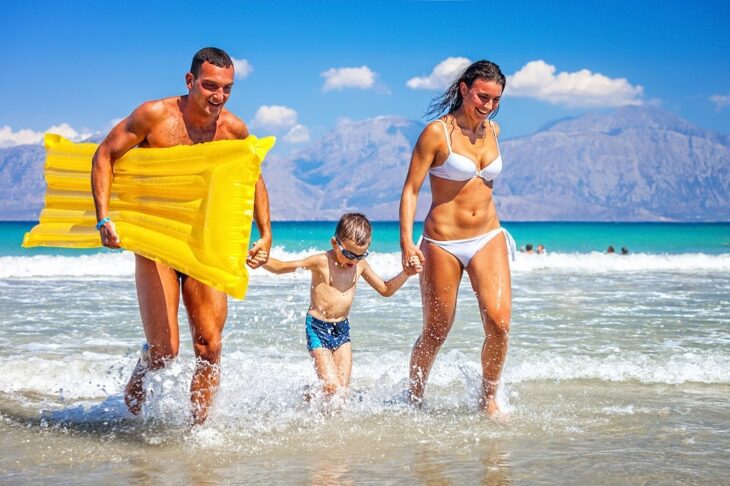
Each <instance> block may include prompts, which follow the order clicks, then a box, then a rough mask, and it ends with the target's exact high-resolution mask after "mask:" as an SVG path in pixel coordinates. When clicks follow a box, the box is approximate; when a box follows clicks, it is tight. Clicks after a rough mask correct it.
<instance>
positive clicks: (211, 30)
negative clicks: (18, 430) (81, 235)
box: [0, 0, 730, 150]
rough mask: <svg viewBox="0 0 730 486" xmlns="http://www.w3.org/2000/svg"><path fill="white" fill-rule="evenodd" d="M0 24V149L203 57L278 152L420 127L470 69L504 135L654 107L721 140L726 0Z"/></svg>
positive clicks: (79, 6) (57, 11)
mask: <svg viewBox="0 0 730 486" xmlns="http://www.w3.org/2000/svg"><path fill="white" fill-rule="evenodd" d="M2 10H3V13H2V15H0V32H2V35H1V37H0V55H1V57H2V59H4V60H5V63H4V69H3V70H2V75H0V147H8V146H13V145H18V144H23V143H38V142H39V141H40V140H41V137H42V134H43V133H44V132H45V131H48V130H51V131H54V132H56V133H61V134H63V135H66V136H68V137H70V138H73V139H77V140H78V139H81V138H83V137H85V136H87V135H89V134H98V133H105V132H107V131H108V130H109V129H110V128H111V127H112V126H113V125H114V124H115V123H117V122H118V121H119V120H120V119H122V118H123V117H125V116H127V115H128V114H129V113H130V112H131V111H132V110H133V109H134V108H135V107H136V106H138V105H139V104H141V103H142V102H143V101H146V100H150V99H157V98H163V97H166V96H173V95H179V94H185V93H186V87H185V83H184V77H185V73H186V72H187V71H188V70H189V68H190V61H191V59H192V56H193V54H194V53H195V52H196V51H197V50H198V49H199V48H201V47H206V46H215V47H220V48H222V49H224V50H226V51H227V52H228V53H229V54H230V55H231V56H232V57H233V58H234V60H235V66H236V82H235V86H234V88H233V93H232V95H231V98H230V99H229V101H228V105H227V107H228V109H229V110H231V111H232V112H233V113H234V114H236V115H237V116H239V117H240V118H242V119H243V120H244V121H245V122H246V123H247V124H248V125H249V127H250V131H251V132H252V133H254V134H256V135H259V136H263V135H269V134H274V135H277V136H278V139H279V144H280V146H281V148H282V149H283V150H292V149H294V148H297V147H301V146H303V145H304V144H307V143H310V142H312V141H315V140H317V139H318V138H319V137H321V136H322V135H323V134H324V133H326V132H327V131H328V130H331V129H333V128H335V127H336V126H337V125H338V124H340V123H343V122H347V121H348V120H362V119H367V118H373V117H377V116H398V117H403V118H407V119H411V120H420V121H425V120H426V119H425V118H424V117H423V115H424V113H425V111H426V108H427V107H428V104H429V102H430V101H431V100H432V99H433V98H434V97H436V96H438V95H440V94H441V93H443V91H444V90H445V89H446V87H447V86H448V84H449V83H450V82H451V81H452V80H453V78H454V77H455V76H456V75H457V74H458V72H459V70H463V69H464V68H465V67H466V66H467V65H468V64H469V63H470V62H473V61H476V60H479V59H488V60H491V61H493V62H495V63H497V64H498V65H499V66H500V67H501V69H502V71H503V72H504V74H505V75H507V90H506V91H505V93H504V96H503V99H502V101H501V107H500V113H499V115H498V117H497V121H498V122H499V123H500V126H501V134H502V135H501V137H502V138H503V139H509V138H514V137H520V136H525V135H529V134H531V133H534V132H536V131H538V130H540V129H541V127H543V126H545V125H546V124H548V123H550V122H552V121H554V120H556V119H560V118H565V117H571V116H577V115H580V114H582V113H585V112H589V111H599V112H608V111H610V110H613V109H615V108H617V107H620V106H625V105H651V106H656V107H659V108H661V109H664V110H667V111H670V112H673V113H675V114H677V115H679V116H681V117H683V118H686V119H688V120H689V121H690V122H692V123H694V124H696V125H698V126H700V127H703V128H706V129H710V130H715V131H718V132H721V133H725V134H727V133H730V28H729V27H728V25H730V2H727V1H724V0H722V1H702V0H698V1H693V2H687V1H686V0H685V1H681V2H678V1H674V0H665V1H652V0H647V1H639V2H636V1H632V2H628V1H627V2H623V1H601V2H585V1H561V0H553V1H551V2H538V1H534V2H526V1H510V2H508V1H504V0H500V1H498V2H491V1H490V2H481V1H407V2H399V1H363V2H348V1H337V2H335V1H297V2H293V1H291V2H290V1H242V0H238V1H231V2H227V1H214V2H189V1H177V2H172V1H168V2H164V1H157V0H146V1H125V0H117V1H108V2H107V1H93V2H92V1H68V2H58V1H48V0H34V1H32V2H29V1H25V0H7V1H5V2H3V7H2Z"/></svg>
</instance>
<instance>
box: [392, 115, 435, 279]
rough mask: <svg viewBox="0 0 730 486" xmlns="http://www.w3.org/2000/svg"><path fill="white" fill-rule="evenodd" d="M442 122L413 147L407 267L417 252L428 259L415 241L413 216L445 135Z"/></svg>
mask: <svg viewBox="0 0 730 486" xmlns="http://www.w3.org/2000/svg"><path fill="white" fill-rule="evenodd" d="M438 125H439V123H431V124H430V125H428V126H427V127H426V128H425V129H424V130H423V132H422V133H421V136H420V137H418V141H417V142H416V146H415V148H414V149H413V155H411V163H410V165H409V166H408V174H407V175H406V180H405V182H404V184H403V191H402V192H401V197H400V246H401V253H402V257H401V264H402V265H403V269H406V268H408V267H409V266H410V265H411V257H413V256H417V257H418V259H419V260H420V262H421V263H423V261H424V260H425V258H424V256H423V253H421V250H420V249H419V248H418V247H417V246H416V245H415V244H414V243H413V219H414V218H415V216H416V203H417V202H418V193H419V192H420V191H421V186H422V185H423V181H424V180H425V179H426V174H428V169H430V168H431V164H433V161H434V159H435V158H436V154H437V153H438V149H439V142H440V141H441V139H443V133H442V130H440V128H439V127H438Z"/></svg>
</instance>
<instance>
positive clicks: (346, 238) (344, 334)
mask: <svg viewBox="0 0 730 486" xmlns="http://www.w3.org/2000/svg"><path fill="white" fill-rule="evenodd" d="M371 238H372V228H371V226H370V222H369V221H368V219H367V218H366V217H365V216H364V215H362V214H359V213H348V214H345V215H343V216H342V218H341V219H340V221H339V223H337V228H336V229H335V235H334V236H333V237H332V239H331V240H330V244H331V245H332V249H331V250H329V251H327V252H326V253H319V254H317V255H312V256H310V257H307V258H305V259H303V260H295V261H288V262H285V261H281V260H277V259H276V258H269V261H268V262H267V263H265V264H264V265H263V267H264V268H265V269H266V270H268V271H270V272H273V273H276V274H282V273H290V272H293V271H295V270H297V269H300V268H301V269H304V270H309V271H310V272H311V273H312V284H311V286H310V290H309V299H310V301H309V310H308V311H307V317H306V321H305V326H306V337H307V349H308V350H309V354H310V355H311V356H312V358H313V359H314V369H315V371H316V372H317V377H318V378H319V380H320V381H321V382H322V385H323V388H324V392H325V393H326V394H327V395H330V396H331V395H334V394H335V393H337V392H338V390H346V389H347V387H348V386H349V385H350V372H351V370H352V344H351V343H350V322H349V320H348V315H349V313H350V307H351V306H352V301H353V299H354V298H355V289H356V285H357V281H358V279H359V278H360V277H361V276H362V278H364V279H365V281H366V282H367V283H368V284H369V285H370V286H371V287H372V288H374V289H375V290H376V291H377V292H378V293H379V294H380V295H383V296H385V297H390V296H391V295H393V294H394V293H395V292H396V291H397V290H398V289H399V288H400V287H401V286H402V285H403V284H404V283H405V282H406V280H408V277H410V276H411V275H415V274H416V273H417V272H419V271H420V270H421V265H420V261H417V260H418V259H417V258H414V260H413V265H412V266H409V267H408V268H407V269H405V270H404V271H402V272H400V273H399V274H398V275H396V276H395V277H393V278H391V279H390V280H388V281H387V282H386V281H383V279H382V278H380V277H379V276H378V275H377V274H376V273H375V272H374V271H373V269H372V268H371V267H370V265H369V264H368V262H367V261H366V260H365V258H366V257H367V256H368V247H369V246H370V242H371Z"/></svg>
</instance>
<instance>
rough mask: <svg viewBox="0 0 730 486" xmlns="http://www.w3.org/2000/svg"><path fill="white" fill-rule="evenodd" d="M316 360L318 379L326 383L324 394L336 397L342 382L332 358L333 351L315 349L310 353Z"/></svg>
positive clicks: (315, 367) (315, 368)
mask: <svg viewBox="0 0 730 486" xmlns="http://www.w3.org/2000/svg"><path fill="white" fill-rule="evenodd" d="M310 355H311V356H312V358H314V370H315V371H316V372H317V378H319V379H320V380H321V381H322V382H323V383H324V392H325V393H326V394H328V395H334V394H335V393H336V392H337V388H339V386H340V380H339V379H338V378H337V366H336V365H335V360H334V358H333V356H332V351H330V350H329V349H327V348H315V349H313V350H312V351H311V352H310Z"/></svg>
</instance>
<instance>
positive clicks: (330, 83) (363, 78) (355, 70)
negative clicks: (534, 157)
mask: <svg viewBox="0 0 730 486" xmlns="http://www.w3.org/2000/svg"><path fill="white" fill-rule="evenodd" d="M320 76H322V77H323V78H325V81H324V86H323V87H322V89H323V90H324V91H330V90H333V89H338V90H339V89H345V88H359V89H368V88H372V87H373V85H375V72H374V71H373V70H371V69H370V68H369V67H367V66H361V67H344V68H330V69H328V70H327V71H324V72H323V73H320Z"/></svg>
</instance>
